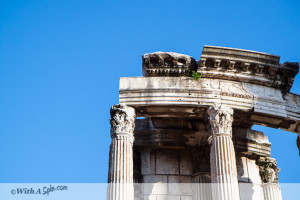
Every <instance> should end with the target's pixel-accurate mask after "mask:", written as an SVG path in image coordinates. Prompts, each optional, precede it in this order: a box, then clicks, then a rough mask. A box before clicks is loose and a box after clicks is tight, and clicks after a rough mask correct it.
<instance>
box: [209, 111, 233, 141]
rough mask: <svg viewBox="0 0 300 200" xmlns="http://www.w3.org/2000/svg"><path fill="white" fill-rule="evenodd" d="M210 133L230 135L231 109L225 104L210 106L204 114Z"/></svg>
mask: <svg viewBox="0 0 300 200" xmlns="http://www.w3.org/2000/svg"><path fill="white" fill-rule="evenodd" d="M205 120H206V124H207V128H208V130H209V132H210V135H212V136H214V135H222V134H227V135H230V136H231V135H232V122H233V109H232V108H229V107H227V106H219V107H210V108H208V109H207V111H206V116H205Z"/></svg>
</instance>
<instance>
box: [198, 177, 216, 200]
mask: <svg viewBox="0 0 300 200" xmlns="http://www.w3.org/2000/svg"><path fill="white" fill-rule="evenodd" d="M193 184H194V188H193V189H194V190H193V200H212V191H211V178H210V173H197V174H194V177H193Z"/></svg>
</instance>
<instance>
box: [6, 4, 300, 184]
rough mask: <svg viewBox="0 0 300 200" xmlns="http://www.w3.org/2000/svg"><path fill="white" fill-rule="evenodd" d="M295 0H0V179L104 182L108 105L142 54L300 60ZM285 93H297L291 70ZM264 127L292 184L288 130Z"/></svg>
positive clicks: (294, 171) (295, 160)
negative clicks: (235, 51) (219, 51)
mask: <svg viewBox="0 0 300 200" xmlns="http://www.w3.org/2000/svg"><path fill="white" fill-rule="evenodd" d="M299 10H300V1H298V0H293V1H292V0H290V1H288V0H277V1H274V0H273V1H270V0H264V1H261V0H249V1H199V0H198V1H183V0H182V1H174V0H172V1H163V0H160V1H145V0H138V1H134V0H131V1H91V0H82V1H77V0H69V1H67V0H43V1H41V0H40V1H25V0H23V1H18V0H7V1H5V0H0V182H3V183H6V182H10V183H14V182H25V183H26V182H36V183H39V182H68V183H70V182H81V183H96V182H98V183H101V182H106V180H107V168H108V150H109V144H110V136H109V130H110V126H109V109H110V106H111V105H113V104H116V103H118V86H119V77H130V76H142V68H141V55H142V54H144V53H149V52H154V51H174V52H178V53H183V54H189V55H191V56H193V57H194V58H195V59H197V60H198V59H199V57H200V55H201V51H202V48H203V45H205V44H208V45H216V46H226V47H234V48H242V49H249V50H256V51H262V52H266V53H271V54H276V55H280V56H281V62H284V61H295V62H299V61H300V12H299ZM292 92H294V93H298V94H300V76H299V75H298V76H297V77H296V81H295V84H294V86H293V88H292ZM255 128H256V129H259V130H263V131H264V132H265V133H266V134H267V135H268V136H269V140H270V141H271V142H272V157H274V158H276V159H277V161H278V165H279V167H280V168H281V169H282V170H281V172H280V174H279V175H280V178H279V180H280V182H284V183H290V182H298V183H299V182H300V173H299V166H300V158H299V155H298V149H297V147H296V134H293V133H287V132H284V131H280V130H275V129H269V128H262V127H255Z"/></svg>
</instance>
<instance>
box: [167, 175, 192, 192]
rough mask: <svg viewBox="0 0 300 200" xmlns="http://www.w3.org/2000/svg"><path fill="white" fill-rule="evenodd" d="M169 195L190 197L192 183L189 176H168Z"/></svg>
mask: <svg viewBox="0 0 300 200" xmlns="http://www.w3.org/2000/svg"><path fill="white" fill-rule="evenodd" d="M168 187H169V194H171V195H192V193H193V183H192V178H191V177H190V176H169V177H168Z"/></svg>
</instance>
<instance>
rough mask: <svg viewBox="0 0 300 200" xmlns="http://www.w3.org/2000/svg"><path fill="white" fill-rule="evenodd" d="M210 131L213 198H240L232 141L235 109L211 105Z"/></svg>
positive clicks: (221, 199) (209, 115) (233, 199)
mask: <svg viewBox="0 0 300 200" xmlns="http://www.w3.org/2000/svg"><path fill="white" fill-rule="evenodd" d="M206 122H207V126H208V130H209V133H210V143H211V150H210V164H211V182H212V197H213V200H239V199H240V196H239V188H238V179H237V169H236V158H235V151H234V146H233V142H232V122H233V110H232V109H231V108H229V107H225V106H219V107H210V108H209V109H208V110H207V112H206Z"/></svg>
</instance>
